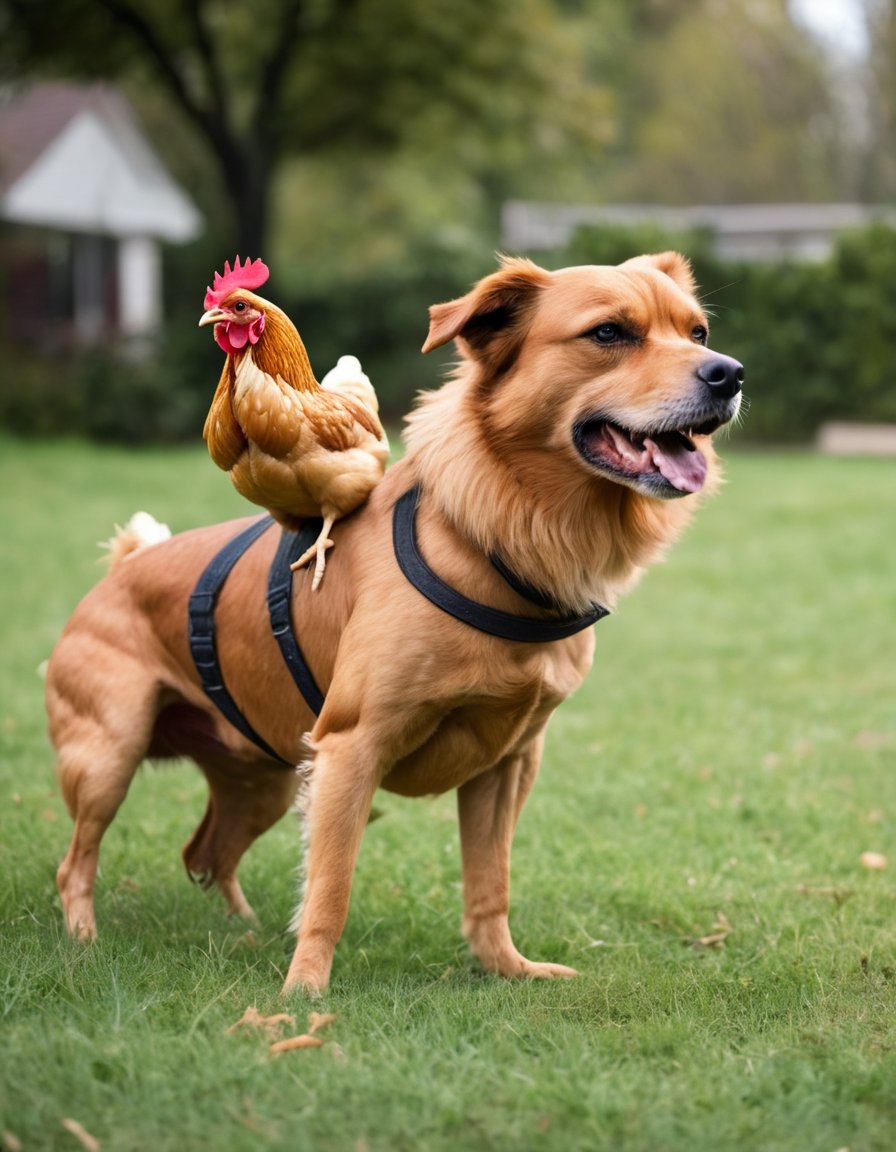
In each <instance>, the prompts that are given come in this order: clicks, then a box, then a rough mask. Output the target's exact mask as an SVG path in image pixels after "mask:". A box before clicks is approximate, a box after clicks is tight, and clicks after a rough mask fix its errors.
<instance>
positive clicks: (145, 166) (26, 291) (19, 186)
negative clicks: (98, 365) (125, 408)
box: [0, 83, 202, 349]
mask: <svg viewBox="0 0 896 1152" xmlns="http://www.w3.org/2000/svg"><path fill="white" fill-rule="evenodd" d="M0 221H2V224H0V227H2V232H3V256H2V264H3V266H4V267H3V282H4V283H5V290H4V294H5V295H7V296H8V294H9V293H10V291H11V289H12V286H14V289H15V298H16V301H17V308H16V325H15V331H14V333H10V335H13V336H14V337H15V338H16V339H21V340H23V341H25V342H34V343H37V342H39V343H40V344H41V345H42V346H43V347H48V346H49V347H50V348H51V349H52V348H57V349H65V348H69V347H71V346H73V345H74V346H80V347H85V346H91V345H95V344H98V343H101V342H104V341H107V340H109V339H110V338H112V339H114V338H120V337H124V338H126V339H127V340H129V341H131V342H132V343H136V344H137V345H138V346H139V345H140V344H145V343H146V342H147V340H151V338H152V337H153V336H154V335H155V334H156V333H157V332H158V330H159V328H160V326H161V321H162V274H161V272H162V268H161V247H160V245H161V243H162V242H167V243H174V244H178V243H184V242H186V241H188V240H191V239H193V238H194V237H196V236H197V235H199V233H200V232H201V230H202V218H201V217H200V215H199V212H198V211H197V209H196V207H195V205H194V204H193V202H192V201H191V200H190V198H189V196H188V195H187V194H186V193H185V192H184V190H183V189H182V188H180V187H179V186H178V185H177V184H176V183H175V182H174V180H173V179H172V178H171V176H170V175H169V173H168V172H167V171H166V169H165V167H164V165H163V164H162V162H161V160H160V159H159V157H158V156H157V155H156V153H155V152H154V151H153V149H152V146H151V145H150V144H149V142H148V141H147V139H146V137H145V136H144V135H143V133H142V132H141V130H140V128H139V126H138V124H137V120H136V117H135V115H134V112H133V109H132V108H131V106H130V105H129V103H128V102H127V100H126V99H125V98H124V97H123V96H122V95H121V93H120V92H118V91H116V90H115V89H114V88H111V87H108V86H106V85H91V86H78V85H73V84H62V83H53V84H36V85H33V86H30V87H28V88H25V89H19V90H4V91H3V92H0Z"/></svg>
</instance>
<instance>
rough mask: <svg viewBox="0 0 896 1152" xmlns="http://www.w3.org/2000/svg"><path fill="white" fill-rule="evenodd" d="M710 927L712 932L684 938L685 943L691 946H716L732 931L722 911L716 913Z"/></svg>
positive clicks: (723, 941) (722, 942)
mask: <svg viewBox="0 0 896 1152" xmlns="http://www.w3.org/2000/svg"><path fill="white" fill-rule="evenodd" d="M712 927H713V930H712V932H710V933H708V934H707V935H706V936H697V937H692V938H691V939H689V940H686V941H685V943H686V944H690V946H691V947H692V948H718V947H719V945H721V944H724V943H725V940H726V939H727V937H728V936H730V935H731V932H732V928H731V924H730V923H729V921H728V917H727V916H726V915H725V913H724V912H719V913H717V915H716V922H715V924H713V926H712Z"/></svg>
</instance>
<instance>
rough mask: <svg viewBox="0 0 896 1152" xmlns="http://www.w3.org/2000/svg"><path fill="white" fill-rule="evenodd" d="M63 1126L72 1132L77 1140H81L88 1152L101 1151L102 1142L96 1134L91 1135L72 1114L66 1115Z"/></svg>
mask: <svg viewBox="0 0 896 1152" xmlns="http://www.w3.org/2000/svg"><path fill="white" fill-rule="evenodd" d="M62 1127H63V1128H65V1130H66V1131H67V1132H71V1134H72V1136H74V1138H75V1139H76V1140H80V1141H81V1144H82V1145H83V1146H84V1147H85V1148H86V1149H87V1152H100V1142H99V1140H97V1138H96V1137H95V1136H91V1135H90V1133H89V1132H88V1131H87V1129H86V1128H84V1127H82V1126H81V1125H80V1124H79V1123H78V1121H77V1120H72V1118H71V1117H70V1116H66V1117H65V1119H64V1120H63V1121H62Z"/></svg>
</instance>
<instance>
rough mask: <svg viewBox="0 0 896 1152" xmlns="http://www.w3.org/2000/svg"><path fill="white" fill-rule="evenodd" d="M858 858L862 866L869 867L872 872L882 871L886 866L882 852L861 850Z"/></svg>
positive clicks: (885, 859)
mask: <svg viewBox="0 0 896 1152" xmlns="http://www.w3.org/2000/svg"><path fill="white" fill-rule="evenodd" d="M859 860H860V861H861V863H862V867H863V868H870V869H871V870H872V871H873V872H882V871H883V870H884V868H886V866H887V858H886V856H884V854H883V852H863V853H862V855H861V856H860V857H859Z"/></svg>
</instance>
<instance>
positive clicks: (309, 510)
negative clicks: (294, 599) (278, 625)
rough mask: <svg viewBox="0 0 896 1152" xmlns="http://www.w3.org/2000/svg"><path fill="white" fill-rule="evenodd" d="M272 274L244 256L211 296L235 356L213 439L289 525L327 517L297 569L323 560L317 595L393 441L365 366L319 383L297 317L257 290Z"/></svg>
mask: <svg viewBox="0 0 896 1152" xmlns="http://www.w3.org/2000/svg"><path fill="white" fill-rule="evenodd" d="M267 278H268V269H267V267H266V266H265V265H264V264H263V263H262V262H261V260H254V261H251V262H250V261H246V262H245V263H244V264H243V265H240V261H239V257H237V258H236V260H235V261H234V265H233V268H232V269H231V268H230V265H229V264H228V263H225V264H224V273H223V275H221V274H219V273H217V272H216V273H215V278H214V284H213V286H212V287H211V288H209V289H208V291H207V292H206V296H205V308H206V311H205V313H204V314H203V316H202V319H201V320H200V321H199V325H200V327H202V326H203V325H206V324H214V326H215V329H214V331H215V340H216V341H217V343H218V344H219V346H220V347H221V348H222V349H223V350H224V351H225V352H226V353H227V359H226V361H225V363H224V371H223V372H222V373H221V379H220V381H219V383H218V387H217V390H216V392H215V396H214V399H213V400H212V404H211V408H210V409H209V413H208V416H207V417H206V421H205V428H204V429H203V436H204V437H205V441H206V443H207V444H208V450H209V454H210V455H211V458H212V459H213V460H214V462H215V463H216V464H217V465H218V467H219V468H222V469H223V470H224V471H225V472H229V473H230V478H231V480H232V481H233V485H234V487H235V488H236V490H237V491H238V492H240V493H241V494H242V495H243V496H245V497H246V499H247V500H251V501H252V502H253V503H254V504H260V505H262V507H264V508H267V509H268V511H269V512H270V513H271V515H272V516H273V517H274V519H275V520H277V521H278V523H280V524H281V525H282V526H283V527H284V528H287V529H289V530H294V529H296V528H297V527H298V526H299V525H300V523H301V522H302V521H303V520H307V519H308V518H309V517H314V516H321V517H322V518H323V527H322V529H321V532H320V535H319V536H318V538H317V540H316V541H315V542H314V544H312V546H311V547H310V548H309V549H308V550H307V551H306V552H304V553H303V554H302V555H301V556H300V557H299V559H298V560H297V561H296V562H295V564H293V567H294V568H300V567H302V565H303V564H307V563H308V562H309V561H310V560H311V559H312V557H315V558H316V559H315V568H314V579H313V582H312V588H314V589H316V588H317V587H318V585H319V584H320V581H321V578H322V577H323V574H324V568H325V567H326V551H327V549H328V548H330V547H332V544H333V542H332V540H330V538H329V533H330V529H331V528H332V527H333V524H334V522H335V521H336V520H338V519H339V518H340V517H342V516H346V515H348V513H349V512H352V511H354V509H355V508H358V507H359V506H360V505H361V504H363V503H364V501H365V500H366V499H367V497H368V496H369V495H370V492H371V490H372V489H373V487H374V485H376V484H377V483H378V482H379V480H380V478H381V477H382V475H383V472H384V470H385V466H386V457H387V456H388V452H389V444H388V441H387V439H386V434H385V432H384V431H383V427H382V425H381V424H380V421H379V418H378V416H377V410H378V404H377V399H376V393H375V392H374V390H373V387H372V386H371V384H370V381H369V380H368V379H367V377H366V376H365V375H364V373H363V372H362V371H361V365H360V363H359V362H358V361H357V360H356V359H355V358H354V357H349V356H343V357H342V358H341V360H340V361H339V365H338V366H337V368H336V369H334V370H333V371H332V372H330V373H328V375H327V376H326V377H325V379H324V383H323V385H321V384H319V383H318V381H317V380H316V379H315V376H314V372H313V371H312V369H311V364H310V361H309V360H308V354H307V352H306V351H305V345H304V344H303V343H302V338H301V336H299V333H298V332H297V331H296V328H295V326H294V325H293V323H292V321H291V320H290V319H289V317H288V316H287V315H286V314H285V313H284V312H283V311H281V309H279V308H277V307H276V306H275V305H274V304H271V303H270V301H268V300H264V299H263V298H262V297H261V296H257V295H255V293H254V292H253V291H252V290H253V289H255V288H258V287H260V286H261V285H262V284H263V283H264V282H265V281H266V280H267Z"/></svg>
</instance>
